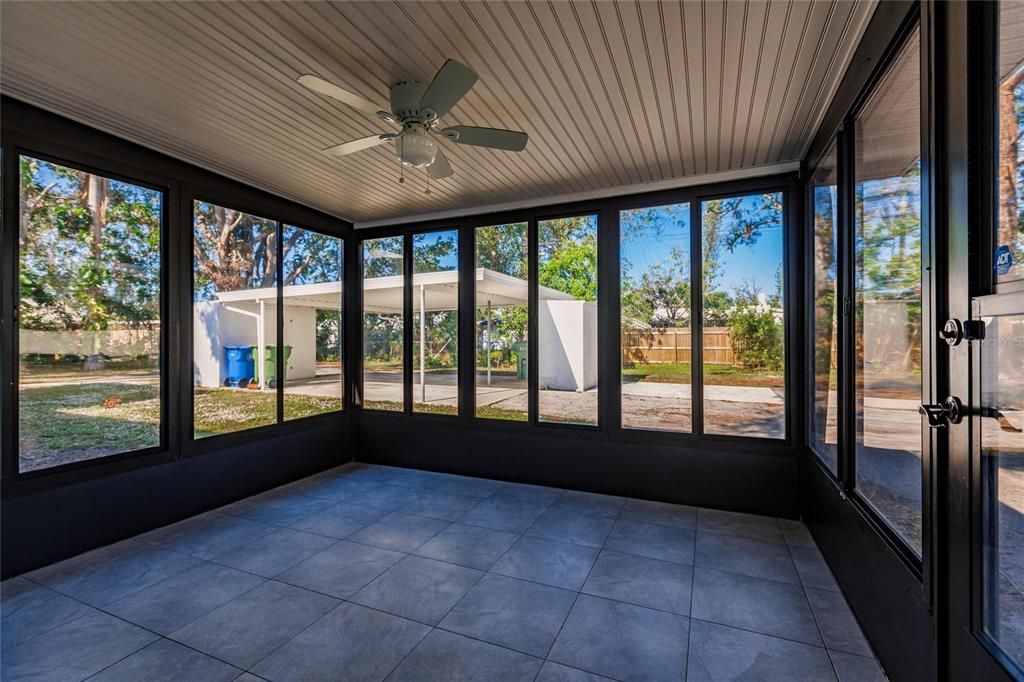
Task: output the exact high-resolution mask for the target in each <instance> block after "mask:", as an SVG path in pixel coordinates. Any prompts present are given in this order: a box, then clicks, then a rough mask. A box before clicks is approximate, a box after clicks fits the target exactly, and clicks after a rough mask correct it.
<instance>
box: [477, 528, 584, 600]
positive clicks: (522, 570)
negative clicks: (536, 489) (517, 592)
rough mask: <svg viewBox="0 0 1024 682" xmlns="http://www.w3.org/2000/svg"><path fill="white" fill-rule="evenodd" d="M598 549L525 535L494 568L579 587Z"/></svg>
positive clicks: (516, 576)
mask: <svg viewBox="0 0 1024 682" xmlns="http://www.w3.org/2000/svg"><path fill="white" fill-rule="evenodd" d="M597 553H598V550H596V549H594V548H593V547H583V546H582V545H570V544H568V543H565V542H556V541H555V540H545V539H544V538H531V537H528V536H524V537H522V538H520V539H519V540H518V541H516V544H514V545H512V547H511V548H510V549H509V550H508V551H507V552H505V555H504V556H503V557H501V559H500V560H499V561H498V563H496V564H495V565H494V566H493V567H492V568H491V571H492V572H494V573H499V574H501V575H507V576H510V577H513V578H522V579H523V580H531V581H533V582H536V583H543V584H545V585H551V586H552V587H561V588H563V589H567V590H578V589H580V587H582V586H583V583H584V582H585V581H586V579H587V574H588V573H590V567H591V566H593V565H594V560H595V559H596V558H597Z"/></svg>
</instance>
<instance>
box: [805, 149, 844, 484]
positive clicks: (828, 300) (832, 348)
mask: <svg viewBox="0 0 1024 682" xmlns="http://www.w3.org/2000/svg"><path fill="white" fill-rule="evenodd" d="M836 182H837V181H836V150H835V146H833V147H832V148H831V149H830V150H829V151H828V153H827V154H826V155H825V158H824V159H823V160H822V162H821V165H820V166H818V169H817V170H816V171H815V172H814V175H813V176H812V177H811V199H812V201H813V210H814V244H813V249H814V264H813V273H814V274H813V277H814V309H813V310H812V314H813V315H814V322H813V324H814V407H813V414H812V416H811V439H810V440H811V448H812V449H813V450H814V452H815V454H817V455H818V457H820V458H821V460H822V461H823V462H824V463H825V465H826V466H827V467H828V468H829V470H830V471H831V472H832V473H836V466H837V455H836V443H837V442H838V440H837V438H838V435H837V432H836V429H837V421H836V419H837V417H836V415H837V410H838V409H839V393H838V389H837V369H838V365H837V360H838V358H839V353H838V343H839V338H838V337H839V334H838V317H837V310H838V309H837V306H836V302H837V301H838V300H839V292H838V289H837V287H838V286H839V280H838V277H837V272H836V262H837V261H836V254H837V249H838V243H839V242H838V231H837V229H836V228H837V226H838V224H839V222H838V216H839V206H838V203H837V196H836V187H837V184H836Z"/></svg>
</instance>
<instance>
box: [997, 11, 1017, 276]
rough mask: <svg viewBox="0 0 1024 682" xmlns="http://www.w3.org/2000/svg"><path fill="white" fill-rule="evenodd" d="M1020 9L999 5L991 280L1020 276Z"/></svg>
mask: <svg viewBox="0 0 1024 682" xmlns="http://www.w3.org/2000/svg"><path fill="white" fill-rule="evenodd" d="M1022 23H1024V11H1022V9H1021V7H1020V6H1019V5H1017V4H1016V3H1012V2H1002V3H999V60H998V67H997V68H998V70H999V72H998V79H999V82H998V84H997V85H998V88H999V90H998V101H997V107H998V116H999V123H998V128H999V138H998V139H999V176H998V186H999V207H998V215H997V222H996V226H997V229H996V241H995V248H996V252H995V259H994V260H995V279H996V282H997V283H998V284H1007V283H1009V282H1019V281H1021V280H1024V61H1022V57H1024V54H1022V52H1024V50H1022V49H1021V47H1020V46H1019V43H1018V41H1019V36H1020V34H1021V25H1022Z"/></svg>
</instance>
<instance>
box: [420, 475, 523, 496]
mask: <svg viewBox="0 0 1024 682" xmlns="http://www.w3.org/2000/svg"><path fill="white" fill-rule="evenodd" d="M504 486H505V484H504V483H502V482H501V481H492V480H491V479H488V478H474V477H472V476H445V477H444V478H441V479H438V480H437V481H435V482H434V483H433V484H432V485H431V486H430V489H431V490H432V491H433V492H435V493H438V494H441V495H455V496H458V497H469V498H477V499H478V500H480V499H483V498H485V497H490V496H491V495H493V494H494V493H496V492H498V491H499V490H501V489H502V488H503V487H504Z"/></svg>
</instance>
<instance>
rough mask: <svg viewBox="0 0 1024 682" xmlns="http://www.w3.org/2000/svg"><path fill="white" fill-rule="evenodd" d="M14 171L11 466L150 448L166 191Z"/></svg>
mask: <svg viewBox="0 0 1024 682" xmlns="http://www.w3.org/2000/svg"><path fill="white" fill-rule="evenodd" d="M19 163H20V166H21V168H20V170H21V181H20V210H21V214H22V223H21V231H20V238H19V244H18V278H19V283H20V291H19V299H18V325H19V329H18V348H19V358H18V359H19V372H18V454H19V462H18V469H19V471H21V472H27V471H37V470H40V469H46V468H49V467H54V466H58V465H61V464H69V463H71V462H80V461H83V460H91V459H97V458H100V457H106V456H108V455H114V454H119V453H125V452H132V451H135V450H143V449H146V448H155V447H158V446H159V445H160V425H161V418H162V414H163V412H162V408H163V403H162V400H161V391H160V385H161V375H160V350H161V349H160V341H161V316H160V308H161V296H162V292H161V290H160V283H161V275H160V273H161V241H162V234H161V221H162V211H163V194H162V193H161V192H159V191H157V190H153V189H148V188H146V187H140V186H138V185H134V184H131V183H128V182H123V181H120V180H114V179H111V178H107V177H104V176H102V175H96V174H93V173H88V172H86V171H83V170H79V169H77V168H71V167H69V166H62V165H58V164H56V163H51V162H48V161H43V160H41V159H37V158H33V157H30V156H22V157H21V158H20V159H19Z"/></svg>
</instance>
